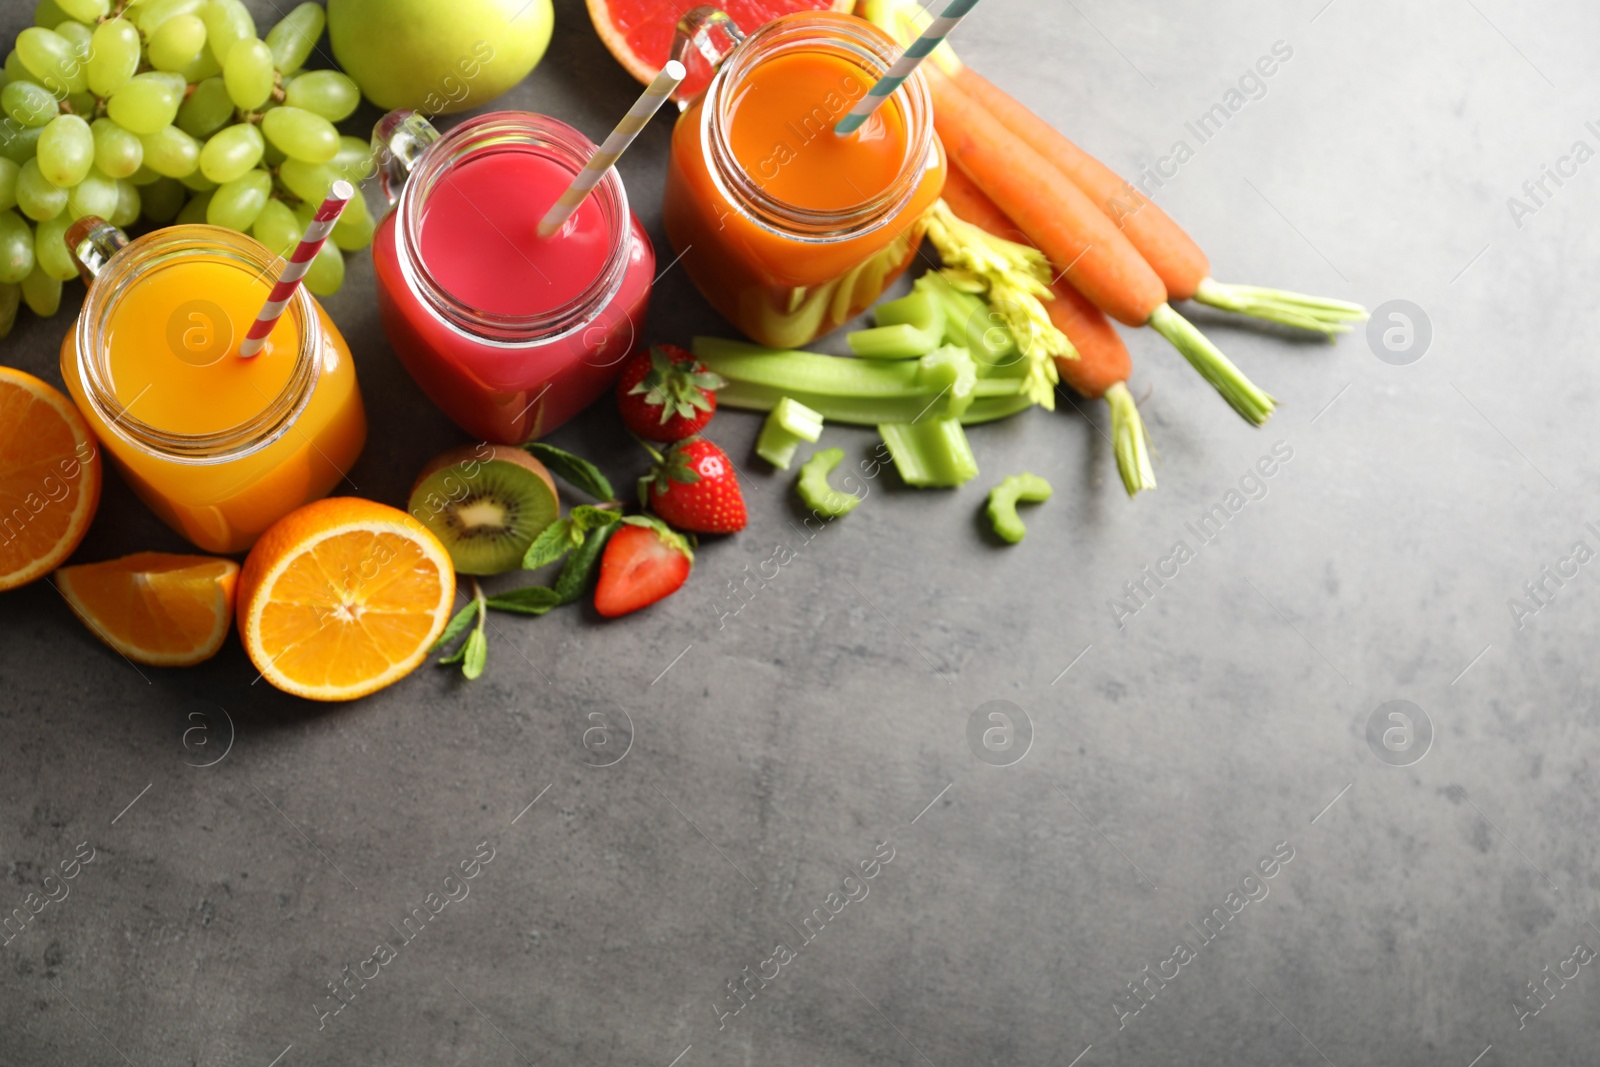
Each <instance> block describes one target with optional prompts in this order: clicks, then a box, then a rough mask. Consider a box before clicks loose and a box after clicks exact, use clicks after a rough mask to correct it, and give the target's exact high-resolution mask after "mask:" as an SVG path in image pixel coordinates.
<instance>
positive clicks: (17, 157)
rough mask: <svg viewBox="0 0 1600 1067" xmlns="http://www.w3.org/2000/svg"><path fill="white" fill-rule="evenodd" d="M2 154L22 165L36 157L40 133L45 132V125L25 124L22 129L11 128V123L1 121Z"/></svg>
mask: <svg viewBox="0 0 1600 1067" xmlns="http://www.w3.org/2000/svg"><path fill="white" fill-rule="evenodd" d="M0 130H3V133H0V156H4V157H5V158H6V159H9V160H11V162H13V163H15V164H16V165H17V166H19V167H20V166H21V165H22V164H24V163H26V162H27V161H28V160H30V159H32V158H33V157H34V154H35V152H36V151H37V149H38V147H39V135H40V134H41V133H43V132H44V127H43V126H23V127H21V128H20V129H11V128H9V124H8V123H6V122H3V121H0Z"/></svg>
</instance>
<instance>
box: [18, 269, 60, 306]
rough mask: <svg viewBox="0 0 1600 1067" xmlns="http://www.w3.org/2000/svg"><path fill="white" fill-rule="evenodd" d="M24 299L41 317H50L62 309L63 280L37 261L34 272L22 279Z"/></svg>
mask: <svg viewBox="0 0 1600 1067" xmlns="http://www.w3.org/2000/svg"><path fill="white" fill-rule="evenodd" d="M22 299H23V301H24V302H25V303H26V304H27V305H28V310H29V311H32V312H33V313H34V314H35V315H37V316H39V317H40V318H41V319H48V318H49V317H50V316H51V315H54V314H55V313H56V312H57V311H59V310H61V282H60V281H58V280H57V279H55V278H52V277H50V275H48V274H46V273H45V272H44V268H43V267H41V266H39V264H38V262H37V261H35V263H34V265H33V273H31V274H29V275H28V276H27V277H26V278H24V279H22Z"/></svg>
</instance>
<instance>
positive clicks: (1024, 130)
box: [929, 66, 1211, 300]
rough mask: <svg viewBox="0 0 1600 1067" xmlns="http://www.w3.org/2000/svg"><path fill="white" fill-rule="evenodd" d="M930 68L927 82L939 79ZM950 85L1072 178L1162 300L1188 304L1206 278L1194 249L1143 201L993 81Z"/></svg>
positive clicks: (977, 77)
mask: <svg viewBox="0 0 1600 1067" xmlns="http://www.w3.org/2000/svg"><path fill="white" fill-rule="evenodd" d="M945 76H946V75H943V74H940V73H939V68H938V67H934V68H933V72H932V73H931V74H929V77H930V78H942V77H945ZM955 82H956V84H957V85H958V86H960V87H961V89H962V90H963V91H964V92H965V93H966V94H967V95H968V96H970V97H972V99H973V100H974V101H976V102H977V103H979V104H981V105H982V106H983V107H985V108H987V109H988V111H989V113H990V114H992V115H993V116H994V117H995V118H997V119H999V120H1000V122H1001V123H1002V124H1003V125H1004V126H1005V127H1006V128H1007V129H1009V130H1010V131H1011V132H1012V133H1014V134H1016V135H1017V136H1019V137H1022V138H1024V139H1025V140H1026V141H1027V142H1028V143H1029V144H1031V145H1033V146H1034V148H1036V149H1038V151H1039V154H1040V155H1042V156H1044V157H1045V158H1046V159H1048V160H1049V161H1050V162H1051V163H1052V164H1053V165H1054V166H1055V168H1056V169H1057V170H1059V171H1061V173H1063V174H1065V175H1066V176H1067V177H1068V178H1070V179H1072V182H1073V184H1074V185H1076V186H1077V187H1078V188H1079V189H1082V190H1083V191H1084V193H1085V194H1086V195H1087V196H1088V197H1089V199H1090V200H1092V201H1094V203H1095V206H1096V207H1098V208H1099V209H1100V210H1101V211H1102V212H1104V213H1105V215H1106V217H1107V218H1109V219H1111V221H1112V222H1114V223H1116V224H1117V225H1118V227H1120V228H1121V230H1122V232H1123V233H1125V234H1127V236H1128V240H1129V241H1130V242H1131V243H1132V244H1133V247H1135V248H1137V249H1138V250H1139V254H1140V255H1142V256H1144V259H1145V262H1146V263H1149V264H1150V266H1151V267H1152V268H1154V270H1155V272H1156V273H1157V274H1158V275H1160V276H1161V281H1162V283H1163V284H1164V285H1166V287H1167V299H1168V300H1188V299H1190V298H1191V297H1193V296H1194V294H1195V292H1196V291H1198V290H1199V288H1200V283H1201V282H1203V281H1205V280H1206V279H1207V278H1209V277H1210V276H1211V264H1210V263H1209V262H1208V261H1207V260H1206V254H1205V253H1204V252H1202V251H1201V250H1200V246H1199V245H1197V244H1195V243H1194V240H1193V239H1192V238H1190V236H1189V235H1188V234H1187V233H1185V232H1184V231H1183V227H1181V226H1179V225H1178V224H1177V223H1176V222H1173V221H1172V218H1171V216H1169V215H1168V214H1167V213H1166V212H1165V211H1162V210H1161V209H1160V208H1159V207H1157V206H1156V205H1155V204H1153V203H1151V202H1150V200H1149V198H1148V197H1146V196H1145V195H1144V194H1143V193H1141V192H1140V191H1139V190H1138V189H1137V188H1135V187H1134V186H1133V185H1132V184H1131V183H1129V182H1127V181H1124V180H1123V179H1122V178H1121V177H1120V176H1119V175H1118V174H1117V173H1116V172H1115V171H1113V170H1112V169H1111V168H1110V167H1108V166H1106V165H1105V164H1104V163H1101V162H1100V161H1099V160H1098V159H1095V158H1094V157H1093V156H1091V155H1090V154H1089V153H1087V152H1085V151H1084V150H1083V149H1081V148H1079V147H1078V146H1077V145H1075V144H1073V143H1072V142H1071V141H1069V140H1067V138H1066V137H1064V136H1063V135H1062V134H1060V133H1059V132H1057V130H1056V128H1055V127H1054V126H1051V125H1050V124H1049V123H1048V122H1046V121H1044V119H1041V118H1040V117H1039V116H1037V115H1035V114H1034V113H1033V112H1032V111H1029V110H1028V109H1027V108H1026V107H1024V106H1023V105H1022V104H1020V103H1018V102H1017V101H1016V100H1015V99H1014V98H1013V97H1011V96H1010V95H1009V94H1007V93H1006V92H1005V91H1004V90H1002V89H1000V88H999V87H998V86H996V85H995V84H994V83H993V82H991V81H989V80H988V79H987V78H985V77H984V76H983V75H981V74H979V73H978V72H977V71H975V70H973V69H972V68H971V67H968V66H963V67H961V68H960V70H958V71H957V72H956V76H955Z"/></svg>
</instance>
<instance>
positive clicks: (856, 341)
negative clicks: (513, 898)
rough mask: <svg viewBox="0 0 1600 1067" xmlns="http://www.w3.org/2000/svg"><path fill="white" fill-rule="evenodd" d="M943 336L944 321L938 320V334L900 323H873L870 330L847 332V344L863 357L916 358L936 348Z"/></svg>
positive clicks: (851, 349)
mask: <svg viewBox="0 0 1600 1067" xmlns="http://www.w3.org/2000/svg"><path fill="white" fill-rule="evenodd" d="M943 337H944V323H943V322H940V323H939V332H938V334H937V335H935V336H929V334H928V332H927V331H926V330H919V329H917V328H916V327H915V326H912V325H910V324H909V323H904V322H900V323H895V324H894V325H892V326H874V327H873V328H872V329H870V330H853V331H851V332H850V333H848V334H846V335H845V343H846V344H848V345H849V346H850V351H852V352H854V353H855V354H856V355H858V356H860V357H861V358H862V359H916V358H917V357H918V356H925V355H927V354H928V353H929V352H932V351H933V350H934V349H935V348H937V347H938V346H939V341H940V339H941V338H943Z"/></svg>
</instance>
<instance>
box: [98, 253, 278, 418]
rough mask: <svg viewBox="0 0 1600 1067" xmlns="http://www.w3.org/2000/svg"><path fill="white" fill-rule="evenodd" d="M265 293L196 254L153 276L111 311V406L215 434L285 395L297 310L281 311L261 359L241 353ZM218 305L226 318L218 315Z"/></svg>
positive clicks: (248, 276)
mask: <svg viewBox="0 0 1600 1067" xmlns="http://www.w3.org/2000/svg"><path fill="white" fill-rule="evenodd" d="M271 291H272V280H271V279H270V278H264V277H260V276H258V275H256V274H253V273H251V272H250V271H248V270H246V269H245V268H244V267H243V266H242V265H237V264H230V263H227V262H225V261H221V260H215V259H207V258H204V257H201V256H194V257H191V258H188V259H184V260H179V261H177V262H174V263H171V264H169V265H167V266H164V267H161V268H160V269H158V270H155V271H153V272H151V273H150V274H149V275H147V276H146V277H145V278H143V279H142V280H141V281H140V283H139V285H138V286H136V287H135V288H133V289H132V290H131V291H130V292H129V293H128V295H127V296H126V297H125V298H124V299H123V300H122V301H121V302H119V303H118V304H117V306H116V308H115V309H114V310H113V311H112V312H111V318H110V322H109V324H108V328H107V335H106V343H107V346H108V348H109V350H110V360H109V365H110V371H111V387H112V391H113V394H114V395H115V396H116V399H117V402H118V403H119V404H121V405H122V407H123V409H124V410H126V411H127V412H128V413H129V414H130V415H131V416H133V417H134V418H136V419H138V420H139V421H141V422H143V423H145V424H146V425H148V426H153V427H155V428H156V429H158V430H162V431H165V432H167V433H180V434H209V433H218V432H220V431H223V430H229V429H232V428H233V427H235V426H239V425H241V424H242V423H245V422H248V421H249V420H250V419H252V418H255V417H256V416H257V415H259V414H260V413H261V412H262V411H263V410H265V409H266V408H267V406H268V405H269V404H271V403H272V402H273V401H274V400H275V399H277V397H278V395H279V394H280V393H282V392H283V389H284V386H285V385H286V384H288V381H289V378H290V375H291V374H292V372H293V370H294V365H295V358H296V356H297V354H298V345H299V338H298V336H297V333H296V329H295V324H294V321H293V316H291V315H284V316H283V317H282V318H280V319H279V320H278V323H277V325H276V326H275V327H274V328H273V330H272V334H271V335H270V336H269V337H268V339H267V344H266V347H265V348H263V349H262V351H261V353H260V354H259V355H257V356H255V357H254V358H252V359H240V358H238V351H239V342H240V341H242V340H243V338H244V336H245V333H246V332H247V331H248V330H249V329H250V324H251V323H252V322H253V321H254V320H255V317H256V315H257V313H259V312H260V310H261V307H262V305H264V304H265V303H266V302H267V296H268V294H270V293H271ZM218 309H220V310H221V311H222V312H223V313H224V314H225V315H226V316H227V318H228V322H226V323H223V322H217V321H215V319H216V318H217V311H218ZM230 336H231V337H232V339H233V340H232V343H231V344H228V345H227V346H226V347H224V342H226V341H227V339H228V338H229V337H230Z"/></svg>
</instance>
